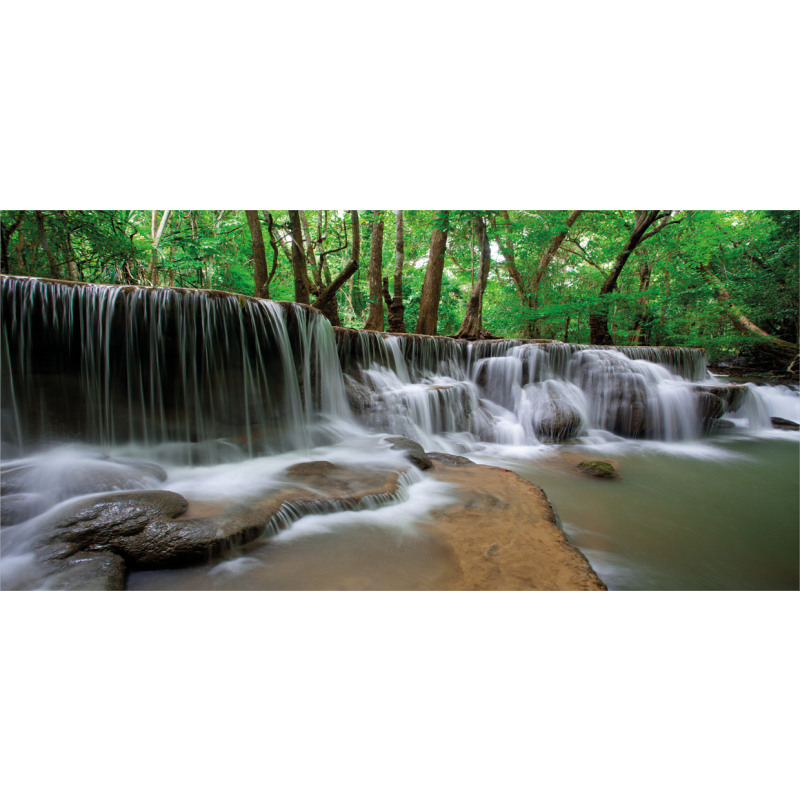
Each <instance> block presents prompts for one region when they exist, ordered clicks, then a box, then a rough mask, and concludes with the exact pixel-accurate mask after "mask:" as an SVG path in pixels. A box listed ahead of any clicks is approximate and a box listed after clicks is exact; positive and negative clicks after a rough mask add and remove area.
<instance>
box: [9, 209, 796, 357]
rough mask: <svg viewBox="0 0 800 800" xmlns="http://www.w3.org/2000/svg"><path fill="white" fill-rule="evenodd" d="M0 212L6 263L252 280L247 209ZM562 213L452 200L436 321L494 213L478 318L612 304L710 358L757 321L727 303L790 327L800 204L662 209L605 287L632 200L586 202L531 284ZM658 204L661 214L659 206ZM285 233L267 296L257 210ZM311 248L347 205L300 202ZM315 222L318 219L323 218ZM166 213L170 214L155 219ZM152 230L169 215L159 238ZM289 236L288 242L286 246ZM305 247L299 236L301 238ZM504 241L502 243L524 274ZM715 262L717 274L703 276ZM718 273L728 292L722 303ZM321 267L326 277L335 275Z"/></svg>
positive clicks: (94, 277)
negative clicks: (599, 205) (484, 207)
mask: <svg viewBox="0 0 800 800" xmlns="http://www.w3.org/2000/svg"><path fill="white" fill-rule="evenodd" d="M166 213H167V212H163V211H157V212H151V211H68V212H64V211H44V212H34V211H24V212H21V211H4V212H2V225H3V262H4V263H3V271H4V272H7V273H11V274H17V275H31V276H40V277H59V278H64V279H72V280H81V281H89V282H98V283H135V284H141V285H149V286H152V285H168V286H178V287H195V288H205V289H222V290H227V291H233V292H239V293H243V294H253V293H254V289H255V287H254V278H253V250H252V242H251V237H250V231H249V229H248V225H247V222H246V219H245V213H244V211H172V212H169V214H168V216H167V218H166V220H164V218H163V215H164V214H166ZM373 213H374V212H371V211H365V212H361V213H360V228H361V248H360V260H359V269H358V270H357V272H356V273H355V275H354V276H353V278H352V279H351V280H349V281H348V282H347V283H345V285H344V286H343V288H342V289H341V290H340V291H339V293H338V306H339V314H340V317H341V320H342V322H343V324H345V325H348V326H353V327H361V326H362V325H363V323H364V320H365V319H366V315H367V304H368V302H369V301H370V300H371V299H374V298H370V297H369V281H368V275H367V262H368V260H369V252H370V236H371V230H372V215H373ZM569 213H570V212H568V211H510V212H508V215H507V220H506V219H505V218H504V217H503V216H502V215H501V212H499V211H482V212H475V211H451V212H450V214H449V222H448V223H447V232H448V239H447V253H446V258H445V267H444V272H443V276H442V290H441V300H440V303H439V316H438V332H439V333H440V334H443V335H453V334H454V333H455V332H456V331H457V330H458V328H459V325H460V323H461V321H462V319H463V317H464V313H465V308H466V305H467V299H468V297H469V294H470V290H471V287H472V285H473V283H474V281H475V279H476V275H477V270H478V251H477V242H476V240H475V234H474V230H475V228H474V220H475V217H476V215H478V214H480V215H482V216H483V217H484V218H485V219H486V220H487V221H488V231H489V236H490V238H491V254H492V267H491V271H490V275H489V280H488V283H487V286H486V291H485V294H484V301H483V326H484V327H485V328H486V329H488V330H489V331H491V332H492V333H493V334H495V335H498V336H507V337H510V336H521V335H526V334H530V333H531V332H534V331H535V333H536V335H539V336H544V337H547V338H554V339H562V340H568V341H571V342H588V341H589V327H588V326H589V315H590V314H591V313H597V312H598V310H600V311H602V312H604V313H605V314H607V320H608V327H609V330H610V332H611V335H612V337H613V341H614V342H615V343H616V344H631V343H634V344H635V343H638V344H650V345H698V346H702V347H705V348H706V349H707V350H708V353H709V356H710V357H711V358H712V359H720V358H730V357H733V356H735V355H738V354H741V353H745V354H746V353H748V352H750V351H751V350H752V347H753V345H754V344H755V343H756V342H758V340H759V338H760V335H759V334H752V333H747V332H746V331H742V330H737V328H736V327H734V325H733V323H732V322H731V313H730V308H729V306H730V305H733V306H735V308H736V309H737V313H738V312H740V313H741V314H743V315H745V316H746V317H747V319H748V320H749V321H752V323H754V324H755V325H756V326H758V328H760V329H762V330H763V331H764V332H765V333H766V334H769V335H771V336H775V337H778V338H780V339H781V340H784V341H785V342H790V343H796V342H797V337H798V297H797V288H798V212H797V211H696V212H685V211H676V212H672V215H671V216H665V220H666V221H667V222H668V223H669V224H667V225H666V226H664V227H663V229H660V230H659V231H658V232H657V233H656V234H654V235H652V236H651V237H649V238H647V239H646V241H642V243H641V244H640V245H639V246H638V247H636V249H635V250H634V251H633V253H632V255H631V256H630V258H629V259H628V260H627V262H626V263H625V265H624V268H623V269H622V271H621V272H620V275H619V278H618V280H617V283H616V286H615V289H614V290H613V291H612V292H610V293H608V294H605V295H601V291H600V290H601V287H602V286H603V283H604V281H605V280H606V278H607V277H608V275H609V273H610V272H611V271H612V268H613V265H614V263H615V259H616V258H617V257H618V255H619V254H620V252H621V251H622V250H623V249H624V248H625V244H626V241H627V240H628V237H629V235H630V232H631V230H632V228H633V225H634V215H633V212H632V211H585V212H583V214H582V215H581V216H580V217H579V219H578V220H577V221H576V222H575V223H574V225H572V227H571V228H570V229H569V230H568V232H567V235H566V238H564V240H563V243H562V244H560V245H559V247H558V249H557V251H556V252H555V254H554V255H553V257H552V259H551V260H550V261H549V263H548V264H547V266H546V270H545V271H544V273H543V275H542V278H541V282H540V284H539V286H538V288H537V290H536V293H535V294H536V296H535V297H534V299H533V301H531V297H530V294H531V291H530V285H531V281H532V279H533V276H534V274H535V272H536V269H537V265H538V264H539V261H540V258H541V256H542V254H543V253H544V252H545V250H546V249H547V247H548V243H549V242H551V241H552V240H553V237H554V236H556V235H557V234H558V232H559V231H563V230H565V225H566V223H565V220H566V219H567V216H568V214H569ZM665 213H666V212H665ZM268 214H270V215H272V218H273V220H274V232H275V235H276V236H277V237H278V238H281V239H283V242H279V243H278V244H279V245H280V246H279V247H278V265H277V269H276V271H275V274H274V277H272V279H271V282H270V284H269V295H270V297H271V298H272V299H275V300H293V299H294V278H293V272H292V264H291V260H290V255H291V240H290V238H289V225H288V223H289V217H288V212H287V211H268V212H267V211H264V212H259V217H260V218H261V219H262V224H263V230H264V241H265V242H266V258H267V262H268V264H270V265H271V264H272V261H273V251H272V248H271V246H270V238H269V234H268V225H267V219H268V218H267V216H266V215H268ZM304 214H305V219H306V220H307V223H308V231H309V233H310V238H311V240H312V241H313V240H314V239H319V238H321V237H324V243H323V244H322V245H319V244H318V245H316V247H315V249H316V253H317V254H318V253H319V252H320V250H322V249H327V250H333V249H335V248H336V247H337V246H338V245H340V244H341V245H344V243H345V239H344V236H345V235H347V236H348V237H349V239H348V241H351V240H352V231H349V224H350V222H349V216H348V215H347V213H346V212H344V211H327V212H317V211H305V212H304ZM383 214H384V220H385V234H384V246H383V275H385V276H389V277H390V278H391V275H392V273H393V270H394V264H395V251H394V237H395V214H394V212H392V211H386V212H383ZM404 217H405V219H404V231H405V268H404V272H403V299H404V304H405V323H406V326H407V329H408V330H413V329H414V323H415V320H416V317H417V313H418V309H419V303H420V297H421V292H422V286H423V279H424V275H425V269H426V266H427V254H428V250H429V247H430V241H431V234H432V232H433V230H434V228H435V226H436V225H437V224H439V223H438V222H437V220H438V219H439V217H437V215H436V213H435V212H433V211H407V212H405V213H404ZM318 220H319V222H321V223H322V225H320V227H319V229H318ZM162 222H163V223H164V224H163V227H162ZM159 228H162V230H161V235H160V237H159V235H158V233H159ZM284 246H285V248H284ZM305 247H306V248H307V247H308V242H305ZM501 248H505V249H506V250H507V249H509V248H510V249H511V251H512V252H513V259H514V262H515V264H516V270H517V272H518V274H519V276H520V280H521V282H522V283H521V285H522V288H520V285H517V284H515V281H514V280H512V275H511V273H510V271H509V269H508V263H507V259H506V258H505V257H504V255H503V254H502V253H501ZM349 257H350V252H349V247H343V248H342V249H340V250H339V251H338V252H333V253H331V254H330V255H329V256H328V259H327V263H326V267H327V270H326V271H327V272H328V273H329V276H333V277H335V275H336V274H338V272H339V271H340V270H341V269H342V268H343V267H344V266H345V264H346V263H347V261H348V258H349ZM709 275H712V276H714V278H710V277H709ZM714 279H717V280H718V286H719V287H724V290H725V292H727V294H728V295H729V298H730V303H727V302H723V301H721V299H720V297H721V295H720V292H719V291H718V288H716V289H715V284H713V283H712V282H711V281H713V280H714ZM328 280H330V277H328Z"/></svg>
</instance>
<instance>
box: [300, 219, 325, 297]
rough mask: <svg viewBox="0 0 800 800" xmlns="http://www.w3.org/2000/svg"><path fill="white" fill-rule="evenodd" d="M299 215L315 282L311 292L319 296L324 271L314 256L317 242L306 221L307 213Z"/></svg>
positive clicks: (307, 257) (306, 252)
mask: <svg viewBox="0 0 800 800" xmlns="http://www.w3.org/2000/svg"><path fill="white" fill-rule="evenodd" d="M299 214H300V223H301V225H302V226H303V237H304V240H305V254H306V263H307V264H308V268H309V269H310V270H311V277H312V278H313V281H314V285H313V286H312V287H311V290H312V291H313V292H314V294H319V293H320V291H321V287H322V271H321V270H320V268H319V266H318V265H317V259H316V256H315V255H314V248H315V247H316V245H317V242H316V241H315V240H314V239H312V238H311V229H310V227H309V224H308V220H307V219H306V212H305V211H300V212H299Z"/></svg>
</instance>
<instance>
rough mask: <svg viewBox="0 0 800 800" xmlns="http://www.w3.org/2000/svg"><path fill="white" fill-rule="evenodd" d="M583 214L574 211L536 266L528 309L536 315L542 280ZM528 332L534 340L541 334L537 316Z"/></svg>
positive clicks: (533, 317)
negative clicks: (570, 231) (571, 229)
mask: <svg viewBox="0 0 800 800" xmlns="http://www.w3.org/2000/svg"><path fill="white" fill-rule="evenodd" d="M581 214H583V211H573V212H572V213H571V214H570V215H569V216H568V217H567V221H566V222H565V223H564V226H565V229H564V230H563V231H559V232H558V233H557V234H556V235H555V236H554V237H553V238H552V239H551V240H550V242H549V244H548V245H547V247H546V248H545V251H544V253H542V255H541V258H540V259H539V263H538V264H537V265H536V271H535V272H534V273H533V275H532V277H531V283H530V288H529V289H528V308H530V310H531V311H532V312H533V314H534V315H535V314H536V312H537V311H538V309H539V287H540V286H541V284H542V278H544V276H545V274H546V273H547V268H548V267H549V266H550V262H551V261H552V260H553V257H554V256H555V254H556V253H557V252H558V250H559V248H560V247H561V245H562V244H563V243H564V239H566V238H567V234H568V233H569V230H570V228H571V227H572V226H573V225H574V224H575V223H576V222H577V220H578V217H580V215H581ZM528 332H529V334H531V335H532V337H533V338H534V339H535V338H536V336H537V335H538V333H539V322H538V320H537V319H536V318H535V316H532V317H531V320H530V322H529V323H528Z"/></svg>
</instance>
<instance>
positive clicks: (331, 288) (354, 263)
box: [313, 211, 361, 326]
mask: <svg viewBox="0 0 800 800" xmlns="http://www.w3.org/2000/svg"><path fill="white" fill-rule="evenodd" d="M350 217H351V219H352V221H353V244H352V247H351V248H350V259H349V260H348V262H347V264H345V267H344V269H343V270H342V271H341V272H340V273H339V274H338V275H337V276H336V277H335V278H334V279H333V282H332V283H330V284H328V286H326V287H325V289H323V290H322V292H321V293H320V295H319V296H318V297H317V299H316V300H315V301H314V303H313V307H314V308H316V309H319V310H320V311H321V312H322V313H323V314H324V315H325V317H326V318H327V319H328V320H329V322H330V323H331V325H337V326H341V324H342V323H341V320H340V319H339V311H338V306H337V303H336V292H338V291H339V289H341V288H342V286H344V284H345V283H346V282H347V281H348V280H350V278H351V277H352V276H353V275H354V274H355V272H356V270H357V269H358V259H359V256H360V253H361V229H360V223H359V220H358V211H351V212H350Z"/></svg>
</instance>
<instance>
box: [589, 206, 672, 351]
mask: <svg viewBox="0 0 800 800" xmlns="http://www.w3.org/2000/svg"><path fill="white" fill-rule="evenodd" d="M670 214H672V212H671V211H635V212H634V224H633V230H632V231H631V235H630V236H629V237H628V242H627V244H626V245H625V248H624V250H622V251H621V252H620V254H619V255H618V256H617V257H616V259H615V261H614V267H613V269H612V270H611V272H610V273H609V275H608V277H607V278H606V279H605V281H604V282H603V286H602V288H601V289H600V299H601V300H602V299H603V298H604V297H605V296H606V295H608V294H611V292H613V291H614V289H616V288H617V279H618V278H619V275H620V273H621V272H622V268H623V267H624V266H625V264H626V262H627V261H628V259H629V258H630V257H631V256H632V255H633V251H634V250H636V248H637V247H638V246H639V245H640V244H641V243H642V242H643V241H645V239H649V238H650V237H651V236H655V235H656V234H657V233H658V232H659V231H661V230H662V229H663V228H665V227H666V226H667V225H674V224H675V223H677V222H681V221H682V218H681V219H678V220H670V219H669V216H670ZM664 218H666V219H664ZM659 219H664V222H662V223H661V224H660V225H657V226H656V227H655V228H653V230H652V231H650V233H647V229H648V228H649V227H650V226H651V225H653V223H655V222H656V221H657V220H659ZM589 341H590V342H591V343H592V344H603V345H608V344H614V340H613V338H612V337H611V334H610V333H609V330H608V311H607V310H606V309H601V310H599V311H595V312H594V313H593V314H590V315H589Z"/></svg>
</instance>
